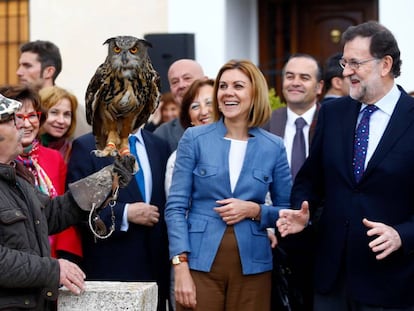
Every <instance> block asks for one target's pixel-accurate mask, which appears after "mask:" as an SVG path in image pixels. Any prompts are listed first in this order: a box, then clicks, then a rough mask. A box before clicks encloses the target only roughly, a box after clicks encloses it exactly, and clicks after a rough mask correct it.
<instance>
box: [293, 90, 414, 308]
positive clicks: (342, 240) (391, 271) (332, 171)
mask: <svg viewBox="0 0 414 311" xmlns="http://www.w3.org/2000/svg"><path fill="white" fill-rule="evenodd" d="M360 107H361V104H360V103H358V102H356V101H354V100H352V99H351V98H350V97H345V98H342V99H339V100H336V101H334V102H332V103H327V104H324V105H323V106H322V108H321V109H320V111H319V117H318V124H317V129H316V134H315V137H314V141H313V144H312V147H311V153H310V156H309V157H308V158H307V160H306V161H305V164H304V165H303V166H302V169H301V170H300V171H299V173H298V175H297V177H296V181H295V184H294V187H293V190H292V204H293V205H294V206H296V207H299V206H300V204H301V202H302V201H303V200H309V202H310V207H311V211H312V210H313V208H314V207H315V206H318V204H319V203H320V202H321V201H322V200H324V209H323V212H322V215H321V217H320V220H319V223H318V236H317V248H316V273H315V275H316V278H315V284H316V290H317V291H318V292H321V293H324V292H328V291H329V290H331V289H332V286H333V284H334V283H335V281H336V278H337V277H338V274H339V272H340V271H345V280H346V281H345V282H346V285H347V286H348V288H347V289H348V292H349V294H350V295H351V296H352V297H353V299H355V300H357V301H360V302H363V303H365V304H372V305H380V306H384V307H400V306H406V305H411V306H412V305H414V295H413V292H414V281H413V280H414V190H413V189H414V161H413V159H414V143H413V142H414V98H412V97H410V96H408V95H407V94H405V92H403V94H402V95H401V97H400V99H399V101H398V103H397V106H396V107H395V110H394V113H393V115H392V116H391V119H390V121H389V124H388V126H387V128H386V130H385V132H384V134H383V136H382V139H381V141H380V143H379V145H378V147H377V149H376V150H375V152H374V154H373V156H372V158H371V159H370V161H369V163H368V166H367V169H366V171H365V174H364V175H363V177H362V179H361V181H360V182H359V183H358V184H357V183H356V182H355V179H354V175H353V167H352V158H353V141H354V133H355V127H356V122H357V117H358V113H359V111H360ZM363 218H367V219H368V220H372V221H378V222H382V223H385V224H387V225H390V226H393V227H394V228H395V229H396V230H397V231H398V233H399V235H400V237H401V240H402V247H401V248H400V249H399V250H397V251H396V252H394V253H392V254H391V255H389V256H388V257H387V258H386V259H383V260H376V259H375V254H374V253H373V252H372V251H371V250H370V248H369V247H368V243H369V242H370V241H371V240H373V238H374V237H368V236H367V228H366V227H365V226H364V225H363V223H362V219H363Z"/></svg>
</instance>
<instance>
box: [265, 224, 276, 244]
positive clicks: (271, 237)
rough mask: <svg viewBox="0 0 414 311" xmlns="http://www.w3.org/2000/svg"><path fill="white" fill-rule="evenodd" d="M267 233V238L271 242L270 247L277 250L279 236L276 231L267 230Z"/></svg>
mask: <svg viewBox="0 0 414 311" xmlns="http://www.w3.org/2000/svg"><path fill="white" fill-rule="evenodd" d="M266 231H267V237H268V238H269V241H270V247H271V248H275V247H276V245H277V236H276V234H275V229H273V228H267V229H266Z"/></svg>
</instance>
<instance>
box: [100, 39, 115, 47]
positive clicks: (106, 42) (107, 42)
mask: <svg viewBox="0 0 414 311" xmlns="http://www.w3.org/2000/svg"><path fill="white" fill-rule="evenodd" d="M115 39H116V38H115V37H112V38H109V39H106V41H105V42H104V43H102V45H105V44H109V43H110V42H111V41H114V40H115Z"/></svg>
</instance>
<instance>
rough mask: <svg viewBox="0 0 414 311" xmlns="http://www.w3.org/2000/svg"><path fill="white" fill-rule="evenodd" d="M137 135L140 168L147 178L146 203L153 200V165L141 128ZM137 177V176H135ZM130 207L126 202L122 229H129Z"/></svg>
mask: <svg viewBox="0 0 414 311" xmlns="http://www.w3.org/2000/svg"><path fill="white" fill-rule="evenodd" d="M131 135H135V136H136V137H137V144H136V149H137V154H138V158H139V162H140V164H141V167H139V169H140V170H142V171H143V173H144V180H145V200H144V202H145V203H149V202H150V200H151V194H152V172H151V166H150V163H149V160H148V154H147V149H146V148H145V144H144V139H143V138H142V132H141V129H139V130H138V131H136V132H135V133H134V134H131ZM134 178H135V176H134ZM128 207H129V204H125V208H124V214H123V217H122V225H121V231H128V228H129V223H128Z"/></svg>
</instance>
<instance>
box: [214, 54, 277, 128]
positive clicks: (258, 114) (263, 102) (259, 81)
mask: <svg viewBox="0 0 414 311" xmlns="http://www.w3.org/2000/svg"><path fill="white" fill-rule="evenodd" d="M230 69H238V70H240V71H241V72H243V73H244V74H245V75H246V76H247V77H248V78H249V80H250V82H251V83H252V92H253V94H252V107H251V110H250V114H249V123H248V127H259V126H263V125H264V124H265V123H266V122H268V121H269V119H270V116H271V114H272V109H271V107H270V103H269V89H268V86H267V82H266V79H265V77H264V76H263V74H262V72H261V71H260V69H259V68H257V66H256V65H255V64H253V63H252V62H251V61H249V60H234V59H233V60H230V61H228V62H227V63H226V64H224V65H223V66H222V67H221V68H220V70H219V72H218V74H217V77H216V79H215V84H214V93H213V94H214V96H213V120H214V121H218V120H219V119H220V118H221V117H222V116H223V114H222V113H221V111H220V110H219V107H218V99H217V92H218V88H219V85H220V78H221V76H222V75H223V73H224V72H225V71H227V70H230Z"/></svg>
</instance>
